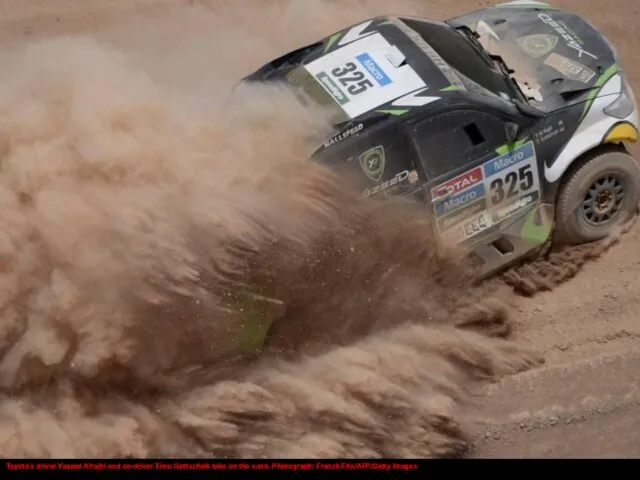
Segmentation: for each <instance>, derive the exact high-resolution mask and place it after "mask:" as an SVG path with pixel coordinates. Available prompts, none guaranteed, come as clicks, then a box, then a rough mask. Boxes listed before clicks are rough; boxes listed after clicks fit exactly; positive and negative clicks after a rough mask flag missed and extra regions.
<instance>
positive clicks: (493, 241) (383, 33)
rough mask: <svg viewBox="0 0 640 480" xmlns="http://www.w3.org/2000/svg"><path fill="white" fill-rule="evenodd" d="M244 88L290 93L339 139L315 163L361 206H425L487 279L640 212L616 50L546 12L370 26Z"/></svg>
mask: <svg viewBox="0 0 640 480" xmlns="http://www.w3.org/2000/svg"><path fill="white" fill-rule="evenodd" d="M243 81H244V82H254V81H257V82H271V81H275V82H284V83H286V84H287V85H289V86H291V87H293V89H294V90H295V91H296V92H298V94H299V97H300V99H301V101H304V102H312V104H317V105H319V106H322V107H324V108H325V109H328V110H329V111H330V112H331V114H332V119H333V125H334V126H335V129H336V132H335V135H333V136H332V137H331V138H328V139H326V141H325V142H324V144H323V145H321V146H320V147H319V148H318V150H317V151H316V152H315V153H314V154H313V156H312V158H313V159H314V160H317V161H319V162H323V163H325V164H327V165H329V166H331V167H333V168H335V169H337V171H339V172H341V174H342V175H349V176H351V177H352V178H353V180H354V181H355V182H356V185H358V186H359V188H361V190H362V195H363V196H366V197H375V196H386V195H400V196H404V197H410V198H413V199H416V200H418V201H421V202H424V203H425V204H426V205H427V207H428V208H429V209H430V210H431V212H432V214H433V215H434V228H435V229H436V230H437V233H438V235H439V238H441V239H442V240H443V241H445V242H455V243H458V244H460V245H462V246H466V247H469V248H470V249H471V250H472V252H473V253H472V255H473V257H474V258H475V259H476V260H477V262H478V264H479V268H480V271H481V273H483V274H485V275H488V274H490V273H493V272H496V271H497V270H500V269H502V268H504V267H506V266H507V265H510V264H512V263H513V262H514V261H517V260H519V259H522V258H523V257H524V256H526V255H529V254H531V253H532V252H534V251H535V250H536V249H539V248H540V247H541V246H543V245H548V244H549V242H550V241H551V240H553V241H554V242H555V241H558V242H566V243H585V242H590V241H594V240H597V239H599V238H602V237H604V236H606V235H608V234H609V233H611V231H612V230H613V229H615V228H616V227H618V226H619V225H621V224H622V223H623V222H625V221H627V220H628V219H630V217H631V216H632V215H634V214H635V213H636V210H637V206H638V203H639V201H640V169H639V168H638V166H637V164H636V162H635V161H634V159H633V157H632V156H631V155H630V154H629V153H628V151H627V150H626V148H625V146H624V142H636V141H637V138H638V122H639V118H638V111H637V107H636V102H635V98H634V96H633V93H632V91H631V88H630V87H629V84H628V82H627V79H626V78H625V75H624V73H623V71H622V68H621V66H620V59H619V57H618V55H617V53H616V50H615V48H614V46H613V45H611V43H610V42H609V41H608V40H607V39H606V38H605V37H604V36H603V35H602V34H601V33H600V32H598V31H597V30H596V29H595V28H594V27H593V26H592V25H590V24H589V23H588V22H586V21H585V20H584V19H582V18H580V17H578V16H576V15H574V14H571V13H567V12H564V11H562V10H558V9H555V8H553V7H551V6H549V5H547V4H544V3H540V2H535V1H526V2H523V1H516V2H510V3H506V4H500V5H496V6H493V7H490V8H487V9H484V10H480V11H477V12H474V13H471V14H468V15H463V16H460V17H457V18H453V19H450V20H447V21H444V22H439V21H432V20H427V19H420V18H413V17H398V16H394V17H378V18H372V19H368V20H366V21H364V22H361V23H359V24H357V25H353V26H350V27H348V28H346V29H344V30H342V31H339V32H337V33H334V34H333V35H330V36H329V37H327V38H324V39H322V40H320V41H318V42H316V43H314V44H311V45H307V46H304V47H302V48H300V49H298V50H295V51H293V52H290V53H287V54H286V55H284V56H282V57H280V58H277V59H275V60H273V61H272V62H270V63H268V64H266V65H264V66H263V67H262V68H260V69H259V70H257V71H256V72H254V73H252V74H251V75H249V76H247V77H246V78H245V79H243Z"/></svg>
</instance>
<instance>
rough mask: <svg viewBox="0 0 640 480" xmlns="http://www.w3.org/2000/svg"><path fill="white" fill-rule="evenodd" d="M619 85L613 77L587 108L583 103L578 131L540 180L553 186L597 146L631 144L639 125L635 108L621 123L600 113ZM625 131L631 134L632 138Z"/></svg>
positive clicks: (608, 103)
mask: <svg viewBox="0 0 640 480" xmlns="http://www.w3.org/2000/svg"><path fill="white" fill-rule="evenodd" d="M622 81H623V79H622V76H621V75H620V74H618V73H616V74H615V75H613V76H612V77H611V78H610V79H609V80H608V81H606V82H605V83H604V84H603V85H602V87H601V88H600V90H599V92H598V95H597V97H596V98H595V99H594V100H593V102H592V103H591V105H589V103H588V102H587V103H585V109H588V110H587V111H586V114H585V115H584V118H583V119H582V121H581V122H580V125H579V126H578V129H577V130H576V132H575V133H574V135H573V136H572V137H571V139H570V140H569V141H568V142H567V144H566V145H565V146H564V148H563V149H562V150H561V151H560V153H559V155H558V157H557V158H556V160H555V162H553V164H552V165H551V166H547V165H545V169H544V176H545V178H546V180H547V181H548V182H549V183H554V182H557V181H558V180H559V179H560V178H562V176H563V175H564V174H565V172H566V171H567V170H568V169H569V167H570V166H571V165H572V164H573V162H574V161H575V160H576V159H577V158H579V157H580V156H581V155H582V154H583V153H585V152H587V151H589V150H591V149H592V148H594V147H597V146H598V145H601V144H603V143H610V142H611V143H613V142H618V141H623V140H628V141H635V138H636V137H637V131H638V127H639V124H640V119H639V117H638V109H637V107H636V108H635V109H634V110H633V112H632V113H631V114H630V115H629V116H627V117H626V118H623V119H620V118H615V117H612V116H610V115H607V114H606V113H605V112H604V109H605V108H607V107H608V106H609V105H611V103H613V102H614V101H615V100H616V99H617V98H618V96H619V95H620V94H621V93H622ZM616 129H617V130H616ZM629 131H633V132H635V135H633V134H630V133H629Z"/></svg>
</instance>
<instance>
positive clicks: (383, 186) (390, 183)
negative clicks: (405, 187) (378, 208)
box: [362, 170, 411, 198]
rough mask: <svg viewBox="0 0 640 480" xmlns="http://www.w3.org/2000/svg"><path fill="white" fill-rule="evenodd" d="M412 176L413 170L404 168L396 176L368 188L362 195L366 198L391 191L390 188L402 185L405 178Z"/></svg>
mask: <svg viewBox="0 0 640 480" xmlns="http://www.w3.org/2000/svg"><path fill="white" fill-rule="evenodd" d="M410 178H411V172H410V171H409V170H404V171H402V172H400V173H398V174H397V175H396V176H395V177H393V178H391V179H389V180H385V181H384V182H382V183H380V184H379V185H376V186H375V187H371V188H367V189H366V190H365V191H364V192H362V196H363V197H364V198H367V197H372V196H373V195H377V194H379V193H383V192H384V193H389V192H387V190H390V189H391V188H393V187H396V186H398V185H400V184H401V183H402V182H404V181H405V180H408V179H410Z"/></svg>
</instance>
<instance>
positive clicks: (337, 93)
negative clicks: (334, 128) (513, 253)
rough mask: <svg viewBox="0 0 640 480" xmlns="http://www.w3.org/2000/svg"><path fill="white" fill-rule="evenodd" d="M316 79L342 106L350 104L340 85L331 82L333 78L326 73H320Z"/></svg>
mask: <svg viewBox="0 0 640 480" xmlns="http://www.w3.org/2000/svg"><path fill="white" fill-rule="evenodd" d="M316 78H317V79H318V82H320V85H322V86H323V87H324V89H325V90H326V91H327V92H328V93H329V95H331V96H332V97H333V98H334V100H335V101H336V102H338V103H339V104H340V105H344V104H345V103H347V102H349V97H347V96H346V95H345V93H344V92H343V91H342V90H340V87H338V85H336V83H335V82H334V81H333V80H331V77H330V76H329V75H327V74H326V73H325V72H320V73H319V74H318V75H316Z"/></svg>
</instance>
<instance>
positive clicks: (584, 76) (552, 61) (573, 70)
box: [544, 52, 596, 83]
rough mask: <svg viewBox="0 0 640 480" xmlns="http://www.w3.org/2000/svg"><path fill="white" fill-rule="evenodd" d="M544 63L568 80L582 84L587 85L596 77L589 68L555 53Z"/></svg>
mask: <svg viewBox="0 0 640 480" xmlns="http://www.w3.org/2000/svg"><path fill="white" fill-rule="evenodd" d="M544 63H545V64H546V65H549V66H550V67H553V68H555V69H556V70H557V71H558V72H560V73H561V74H562V75H564V76H565V77H567V78H568V79H570V80H575V81H578V82H582V83H589V82H590V81H591V80H592V79H593V77H595V75H596V72H594V71H593V70H591V69H590V68H587V67H586V66H584V65H582V64H581V63H578V62H576V61H574V60H571V59H570V58H567V57H564V56H562V55H559V54H557V53H555V52H553V53H552V54H551V55H549V56H548V57H547V58H546V59H545V61H544Z"/></svg>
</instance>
